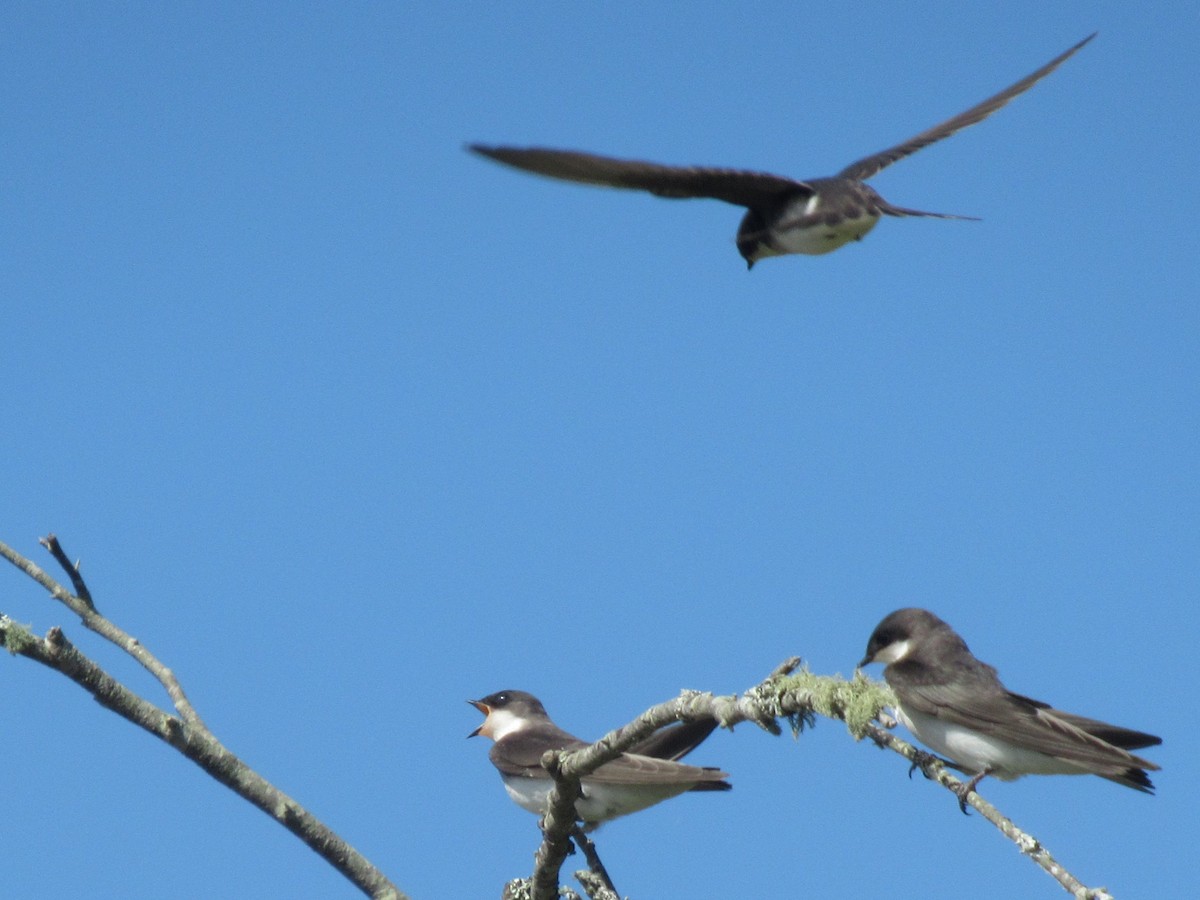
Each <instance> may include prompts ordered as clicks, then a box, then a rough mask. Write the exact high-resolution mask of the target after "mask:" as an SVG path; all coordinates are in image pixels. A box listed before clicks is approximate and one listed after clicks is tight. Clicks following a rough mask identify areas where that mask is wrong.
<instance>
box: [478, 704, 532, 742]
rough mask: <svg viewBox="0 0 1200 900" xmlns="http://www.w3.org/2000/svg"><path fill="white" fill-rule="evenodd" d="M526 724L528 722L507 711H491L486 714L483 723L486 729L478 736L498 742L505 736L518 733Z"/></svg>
mask: <svg viewBox="0 0 1200 900" xmlns="http://www.w3.org/2000/svg"><path fill="white" fill-rule="evenodd" d="M528 724H529V722H528V720H526V719H522V718H520V717H519V716H514V715H513V714H512V713H511V712H509V711H508V710H507V709H493V710H492V711H491V712H489V713H488V715H487V720H486V721H485V722H484V725H485V726H486V727H485V728H484V729H483V730H482V731H480V734H482V735H485V736H486V737H490V738H491V739H492V740H493V741H498V740H500V739H501V738H503V737H505V736H506V735H510V734H513V733H514V732H517V731H520V730H521V729H522V728H524V727H525V726H527V725H528Z"/></svg>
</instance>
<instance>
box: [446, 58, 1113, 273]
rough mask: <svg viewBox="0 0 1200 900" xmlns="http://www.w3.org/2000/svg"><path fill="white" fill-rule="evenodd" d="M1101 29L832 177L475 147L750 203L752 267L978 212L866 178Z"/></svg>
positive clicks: (625, 183)
mask: <svg viewBox="0 0 1200 900" xmlns="http://www.w3.org/2000/svg"><path fill="white" fill-rule="evenodd" d="M1095 36H1096V35H1095V34H1091V35H1089V36H1088V37H1086V38H1084V39H1083V40H1082V41H1080V42H1079V43H1078V44H1076V45H1075V46H1074V47H1072V48H1071V49H1070V50H1067V51H1066V52H1065V53H1062V54H1060V55H1059V56H1056V57H1055V58H1054V59H1052V60H1050V62H1048V63H1046V65H1044V66H1042V67H1041V68H1040V69H1038V70H1037V71H1036V72H1033V73H1032V74H1030V75H1027V76H1025V77H1024V78H1022V79H1021V80H1020V81H1018V82H1017V83H1016V84H1013V85H1011V86H1010V87H1007V88H1005V89H1004V90H1002V91H1001V92H1000V93H998V94H996V95H995V96H994V97H989V98H988V99H987V100H984V101H983V102H982V103H980V104H978V105H977V106H972V107H971V108H970V109H968V110H967V111H966V112H962V113H959V114H958V115H957V116H954V117H953V118H950V119H947V120H946V121H945V122H942V123H941V124H940V125H935V126H933V127H932V128H930V129H928V130H926V131H922V132H921V133H920V134H918V135H914V136H913V137H911V138H909V139H908V140H906V141H904V142H903V143H900V144H897V145H896V146H895V147H889V148H888V149H887V150H881V151H880V152H879V153H875V154H872V155H871V156H867V157H864V158H862V159H860V160H858V161H856V162H852V163H850V165H848V166H846V168H844V169H842V171H841V172H839V173H838V174H837V175H834V176H832V177H830V178H812V179H809V180H808V181H796V180H794V179H792V178H786V177H784V176H782V175H771V174H768V173H765V172H751V171H744V170H741V169H719V168H709V167H703V166H665V165H659V164H658V163H651V162H640V161H637V160H625V159H614V158H612V157H608V156H596V155H594V154H591V153H579V152H576V151H571V150H549V149H545V148H540V147H529V148H523V147H490V146H485V145H483V144H471V145H470V146H469V148H468V149H470V150H472V151H473V152H475V153H478V154H480V155H481V156H486V157H488V158H490V159H494V160H496V161H497V162H502V163H505V164H506V165H509V166H514V167H515V168H518V169H524V170H525V171H527V172H534V173H536V174H538V175H547V176H549V177H551V178H560V179H562V180H564V181H576V182H581V183H583V184H594V185H602V186H606V187H616V188H631V189H634V190H641V191H649V192H650V193H651V194H654V195H656V196H658V197H670V198H691V197H707V198H712V199H714V200H724V201H725V202H726V203H732V204H734V205H735V206H744V207H746V210H747V211H746V215H745V216H744V217H743V219H742V224H741V226H740V227H739V228H738V233H737V248H738V252H739V253H740V254H741V255H742V257H743V258H744V259H745V260H746V266H747V268H753V266H754V264H755V263H756V262H758V260H760V259H763V258H765V257H768V256H782V255H785V254H788V253H807V254H810V255H816V254H821V253H829V252H830V251H832V250H836V249H838V248H839V247H841V246H842V245H844V244H847V243H849V242H850V241H861V240H862V239H863V237H864V236H865V235H866V233H867V232H868V231H870V230H871V229H872V228H874V227H875V224H876V223H877V222H878V221H879V219H880V217H881V216H931V217H933V218H936V219H973V218H974V217H973V216H956V215H950V214H948V213H935V212H925V211H923V210H919V209H907V208H905V207H903V206H894V205H892V204H891V203H888V202H887V201H886V200H884V199H883V198H882V197H881V196H879V194H877V193H875V191H874V190H873V189H872V188H870V187H869V186H868V185H867V184H866V179H868V178H871V177H872V176H874V175H875V174H877V173H878V172H879V171H881V170H882V169H885V168H887V167H888V166H890V165H891V164H892V163H894V162H896V161H898V160H901V159H904V157H906V156H911V155H912V154H914V153H916V152H917V151H918V150H921V149H922V148H924V147H928V146H929V145H930V144H933V143H935V142H937V141H940V140H942V139H943V138H948V137H950V135H952V134H954V133H956V132H958V131H961V130H962V129H964V128H966V127H967V126H969V125H975V124H976V123H978V122H982V121H983V120H984V119H986V118H987V117H988V116H990V115H991V114H992V113H994V112H995V111H996V110H998V109H999V108H1000V107H1002V106H1004V105H1005V104H1006V103H1008V101H1010V100H1012V99H1013V98H1014V97H1016V96H1019V95H1020V94H1023V93H1025V91H1027V90H1029V89H1030V88H1031V87H1033V86H1034V85H1035V84H1037V83H1038V82H1039V81H1041V80H1042V79H1043V78H1045V77H1046V76H1047V75H1049V74H1050V73H1051V72H1053V71H1054V70H1055V69H1057V68H1058V67H1059V66H1060V65H1062V64H1063V63H1064V62H1066V61H1067V59H1069V58H1070V57H1071V56H1072V55H1073V54H1074V53H1075V52H1076V51H1078V50H1079V49H1080V48H1081V47H1083V45H1084V44H1086V43H1087V42H1088V41H1090V40H1091V39H1092V38H1094V37H1095Z"/></svg>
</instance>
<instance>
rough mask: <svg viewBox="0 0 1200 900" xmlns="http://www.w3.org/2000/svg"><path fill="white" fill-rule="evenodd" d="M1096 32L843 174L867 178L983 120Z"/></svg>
mask: <svg viewBox="0 0 1200 900" xmlns="http://www.w3.org/2000/svg"><path fill="white" fill-rule="evenodd" d="M1095 36H1096V34H1095V33H1092V34H1089V35H1088V36H1087V37H1085V38H1084V39H1083V40H1082V41H1080V42H1079V43H1078V44H1076V45H1075V46H1074V47H1072V48H1071V49H1070V50H1068V51H1067V52H1065V53H1062V54H1060V55H1058V56H1056V57H1054V59H1052V60H1050V62H1048V63H1046V65H1044V66H1042V67H1041V68H1040V69H1038V70H1037V71H1036V72H1033V73H1032V74H1030V75H1026V76H1025V77H1024V78H1022V79H1021V80H1020V81H1018V82H1017V83H1016V84H1014V85H1011V86H1009V87H1006V88H1005V89H1004V90H1002V91H1001V92H1000V93H998V94H996V95H995V96H994V97H989V98H988V99H987V100H984V101H983V102H982V103H980V104H979V105H977V106H972V107H971V108H970V109H968V110H967V111H966V112H961V113H959V114H958V115H957V116H954V118H952V119H947V120H946V121H945V122H942V123H941V124H940V125H934V126H933V127H932V128H930V129H928V130H927V131H922V132H921V133H920V134H918V135H914V136H913V137H910V138H909V139H908V140H907V141H905V142H904V143H902V144H897V145H896V146H895V147H889V148H888V149H887V150H881V151H880V152H879V153H875V154H872V155H871V156H866V157H863V158H862V159H860V160H857V161H855V162H852V163H850V165H848V166H846V168H844V169H842V171H841V172H840V173H839V174H841V175H845V176H846V177H847V178H857V179H858V180H859V181H865V180H866V179H868V178H870V177H871V176H872V175H875V174H876V173H878V172H879V171H880V170H881V169H884V168H886V167H888V166H890V165H891V164H892V163H894V162H896V161H898V160H901V159H904V157H906V156H911V155H912V154H914V153H916V152H917V151H918V150H920V149H922V148H924V147H928V146H929V145H930V144H932V143H935V142H937V141H940V140H942V139H943V138H948V137H950V135H952V134H954V133H955V132H958V131H962V130H963V129H964V128H966V127H967V126H969V125H975V124H978V123H979V122H982V121H983V120H984V119H986V118H987V117H988V116H990V115H991V114H992V113H994V112H995V111H996V110H998V109H999V108H1000V107H1002V106H1004V105H1005V104H1006V103H1008V101H1009V100H1011V99H1013V98H1014V97H1017V96H1020V95H1021V94H1023V93H1025V92H1026V91H1027V90H1029V89H1030V88H1031V87H1033V86H1034V85H1035V84H1037V83H1038V82H1039V81H1041V80H1042V79H1043V78H1045V77H1046V76H1047V75H1049V74H1050V73H1051V72H1053V71H1054V70H1055V69H1057V68H1058V67H1059V66H1061V65H1062V64H1063V63H1064V62H1066V61H1067V60H1068V59H1070V58H1071V57H1072V56H1073V55H1074V54H1075V53H1076V52H1078V51H1079V50H1080V48H1082V47H1083V45H1084V44H1086V43H1087V42H1088V41H1090V40H1091V39H1092V38H1094V37H1095Z"/></svg>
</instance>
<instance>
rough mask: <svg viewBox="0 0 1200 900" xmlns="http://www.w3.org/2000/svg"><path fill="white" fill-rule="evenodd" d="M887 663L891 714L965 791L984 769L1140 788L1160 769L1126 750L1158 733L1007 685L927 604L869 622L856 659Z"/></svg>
mask: <svg viewBox="0 0 1200 900" xmlns="http://www.w3.org/2000/svg"><path fill="white" fill-rule="evenodd" d="M869 663H885V664H886V666H887V667H886V668H885V669H884V670H883V677H884V678H885V679H886V680H887V683H888V685H889V686H890V687H891V689H892V692H893V693H894V694H895V695H896V702H897V703H898V706H897V708H896V717H897V718H898V719H899V720H900V722H901V723H902V724H903V725H904V726H905V727H906V728H907V729H908V730H909V731H911V732H912V733H913V734H915V735H916V736H917V738H918V739H919V740H920V741H921V742H922V743H923V744H925V745H927V746H929V747H931V748H933V749H934V750H935V751H936V752H938V753H940V754H942V755H943V756H946V757H948V758H949V759H950V760H951V761H952V764H953V765H954V767H955V768H957V769H959V770H961V771H963V772H965V773H967V774H968V775H971V776H972V778H971V780H970V781H968V782H967V783H966V784H965V785H963V788H962V790H961V792H960V793H959V801H960V806H962V808H963V811H964V812H965V811H966V800H967V794H969V793H970V792H971V791H973V790H975V788H976V786H977V785H978V784H979V782H980V780H981V779H983V778H984V777H986V776H988V775H992V776H994V777H996V778H999V779H1000V780H1002V781H1013V780H1015V779H1017V778H1020V777H1021V776H1022V775H1088V774H1090V775H1099V776H1100V777H1101V778H1107V779H1108V780H1109V781H1115V782H1116V783H1117V784H1123V785H1125V786H1126V787H1131V788H1133V789H1134V790H1137V791H1142V792H1144V793H1147V794H1152V793H1154V785H1153V784H1151V782H1150V779H1149V777H1148V776H1147V775H1146V770H1147V769H1149V770H1151V771H1153V770H1157V769H1158V768H1159V767H1158V766H1157V765H1155V764H1154V763H1152V762H1150V761H1149V760H1146V759H1142V758H1141V757H1140V756H1134V755H1133V754H1132V753H1130V752H1129V751H1130V750H1138V749H1141V748H1142V747H1150V746H1153V745H1155V744H1161V743H1162V738H1159V737H1156V736H1154V735H1152V734H1146V733H1144V732H1141V731H1133V730H1131V729H1128V728H1121V727H1119V726H1116V725H1109V724H1108V723H1106V722H1100V721H1098V720H1096V719H1088V718H1085V717H1083V716H1077V715H1074V714H1072V713H1066V712H1062V711H1061V710H1057V709H1054V708H1053V707H1051V706H1049V705H1048V704H1046V703H1042V702H1041V701H1039V700H1033V699H1031V698H1029V697H1025V696H1022V695H1021V694H1014V693H1013V692H1012V691H1010V690H1008V689H1007V688H1005V687H1004V685H1003V684H1002V683H1001V682H1000V678H999V677H998V676H997V674H996V670H995V668H993V667H992V666H989V665H988V664H987V663H985V662H981V661H980V660H979V659H977V658H976V657H975V655H974V654H973V653H971V651H970V650H969V649H968V648H967V644H966V642H965V641H964V640H963V639H962V638H961V637H959V636H958V634H957V633H956V632H955V631H954V629H953V628H951V627H950V626H949V625H947V624H946V623H945V622H943V621H942V620H941V619H939V618H938V617H937V616H935V615H934V614H933V613H931V612H929V611H928V610H924V609H916V608H911V607H910V608H908V609H899V610H896V611H895V612H894V613H891V614H890V615H889V616H887V617H886V618H885V619H884V620H883V621H882V622H880V623H879V625H878V626H876V628H875V631H874V632H873V633H872V634H871V637H870V639H869V640H868V641H867V652H866V655H865V656H864V657H863V658H862V661H861V662H859V664H858V665H859V667H860V668H861V667H862V666H865V665H868V664H869Z"/></svg>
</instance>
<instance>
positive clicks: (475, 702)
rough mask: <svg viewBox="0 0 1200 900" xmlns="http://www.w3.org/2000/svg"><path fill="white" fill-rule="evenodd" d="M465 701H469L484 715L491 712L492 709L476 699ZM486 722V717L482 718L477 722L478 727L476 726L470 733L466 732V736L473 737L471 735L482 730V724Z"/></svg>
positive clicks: (473, 735)
mask: <svg viewBox="0 0 1200 900" xmlns="http://www.w3.org/2000/svg"><path fill="white" fill-rule="evenodd" d="M467 702H468V703H470V704H471V705H472V706H473V707H475V708H476V709H477V710H479V711H480V712H481V713H483V714H484V716H485V717H486V716H490V715H491V714H492V710H491V709H490V708H489V707H488V705H487V704H486V703H481V702H479V701H478V700H468V701H467ZM486 724H487V718H484V720H483V721H482V722H481V723H480V724H479V727H478V728H476V729H475V730H474V731H472V732H471V733H470V734H468V735H467V737H468V738H473V737H475V735H477V734H479V733H481V732H482V731H483V726H484V725H486Z"/></svg>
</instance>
